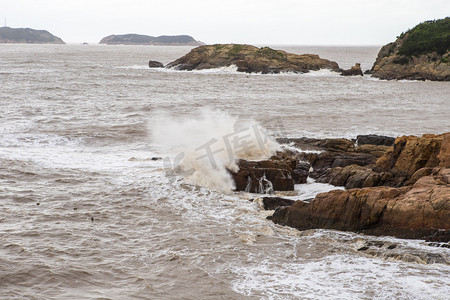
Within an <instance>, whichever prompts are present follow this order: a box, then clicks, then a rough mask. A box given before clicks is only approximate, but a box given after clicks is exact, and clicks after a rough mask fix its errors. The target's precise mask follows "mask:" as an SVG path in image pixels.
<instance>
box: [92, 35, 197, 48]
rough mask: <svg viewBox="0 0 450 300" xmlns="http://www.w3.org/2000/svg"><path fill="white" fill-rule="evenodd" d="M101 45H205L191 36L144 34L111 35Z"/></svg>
mask: <svg viewBox="0 0 450 300" xmlns="http://www.w3.org/2000/svg"><path fill="white" fill-rule="evenodd" d="M100 44H107V45H160V46H164V45H165V46H200V45H204V43H202V42H200V41H196V40H195V39H194V38H193V37H191V36H189V35H161V36H157V37H155V36H150V35H142V34H134V33H130V34H122V35H109V36H107V37H104V38H103V39H102V40H101V41H100Z"/></svg>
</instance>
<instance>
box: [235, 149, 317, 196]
mask: <svg viewBox="0 0 450 300" xmlns="http://www.w3.org/2000/svg"><path fill="white" fill-rule="evenodd" d="M238 167H239V171H237V172H231V175H232V177H233V179H234V182H235V185H236V191H246V192H250V193H261V194H265V193H272V192H274V191H293V190H294V184H298V183H305V182H306V179H307V177H308V175H309V169H310V165H309V163H307V162H302V161H300V156H298V154H295V153H294V152H292V151H284V152H277V154H275V155H274V156H272V157H271V158H270V159H269V160H265V161H246V160H240V161H239V162H238Z"/></svg>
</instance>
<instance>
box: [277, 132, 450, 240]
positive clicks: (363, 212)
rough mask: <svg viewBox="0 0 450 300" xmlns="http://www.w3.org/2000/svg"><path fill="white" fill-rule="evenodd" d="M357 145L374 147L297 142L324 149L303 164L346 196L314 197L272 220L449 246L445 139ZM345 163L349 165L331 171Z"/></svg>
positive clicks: (449, 166) (449, 145)
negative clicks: (363, 153) (363, 150)
mask: <svg viewBox="0 0 450 300" xmlns="http://www.w3.org/2000/svg"><path fill="white" fill-rule="evenodd" d="M362 140H363V141H364V142H369V141H372V142H374V143H378V144H380V145H376V146H375V145H368V144H364V143H361V145H360V146H355V145H352V144H351V143H348V142H346V140H345V139H328V140H314V139H299V141H298V144H301V143H304V144H305V145H309V146H311V145H312V146H315V147H322V149H325V148H326V149H328V150H326V151H324V152H322V153H320V154H316V155H317V156H315V157H314V156H305V158H309V159H310V161H311V162H312V166H313V167H314V168H322V169H321V171H320V172H322V173H320V172H319V175H318V176H319V179H326V180H325V182H330V183H332V184H334V185H345V186H346V188H347V190H334V191H331V192H328V193H322V194H319V195H317V196H316V198H315V199H314V200H312V201H311V202H310V203H307V202H303V201H297V202H295V203H294V204H293V205H292V206H283V207H280V208H278V209H277V210H276V211H275V213H274V215H273V216H272V220H273V221H274V222H275V223H279V224H283V225H288V226H291V227H295V228H298V229H313V228H328V229H338V230H350V231H357V232H364V233H367V234H374V235H393V236H397V237H402V238H428V239H431V240H433V239H435V240H439V241H449V240H450V133H445V134H441V135H431V134H428V135H423V136H422V137H416V136H403V137H399V138H397V139H396V140H395V144H394V147H389V146H384V145H382V144H384V143H389V139H388V138H384V139H383V138H376V137H373V136H366V137H364V138H363V139H362ZM291 142H292V141H291ZM367 146H371V147H369V148H368V149H369V151H368V152H367V153H368V154H370V156H369V157H368V158H366V159H363V158H361V157H359V156H360V154H361V152H358V148H359V147H367ZM373 146H375V147H373ZM379 147H387V148H386V150H387V151H386V152H385V153H384V154H382V155H380V152H379V150H382V148H379ZM327 153H328V154H327ZM357 153H360V154H357ZM349 154H350V155H349ZM346 155H348V157H347V158H346ZM358 157H359V158H358ZM376 157H378V159H377V160H376V162H375V163H374V158H376ZM318 162H319V163H318ZM336 162H337V163H336ZM348 162H352V163H351V164H349V165H346V166H335V164H338V165H345V164H346V163H348ZM354 162H356V163H354ZM357 163H359V165H358V164H357ZM315 172H317V171H316V170H315ZM311 175H312V176H314V172H313V173H311ZM316 175H317V173H316ZM355 187H356V188H355Z"/></svg>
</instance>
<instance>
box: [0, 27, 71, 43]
mask: <svg viewBox="0 0 450 300" xmlns="http://www.w3.org/2000/svg"><path fill="white" fill-rule="evenodd" d="M0 43H17V44H65V43H64V41H63V40H62V39H60V38H59V37H57V36H54V35H53V34H51V33H50V32H48V31H47V30H36V29H31V28H10V27H1V28H0Z"/></svg>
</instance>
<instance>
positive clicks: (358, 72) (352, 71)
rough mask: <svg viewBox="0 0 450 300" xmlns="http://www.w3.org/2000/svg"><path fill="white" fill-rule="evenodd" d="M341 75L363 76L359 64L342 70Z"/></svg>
mask: <svg viewBox="0 0 450 300" xmlns="http://www.w3.org/2000/svg"><path fill="white" fill-rule="evenodd" d="M341 75H343V76H358V75H359V76H363V72H362V70H361V64H359V63H356V64H355V65H354V66H353V67H351V68H350V69H348V70H342V72H341Z"/></svg>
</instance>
